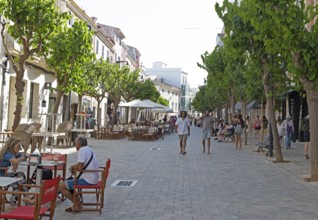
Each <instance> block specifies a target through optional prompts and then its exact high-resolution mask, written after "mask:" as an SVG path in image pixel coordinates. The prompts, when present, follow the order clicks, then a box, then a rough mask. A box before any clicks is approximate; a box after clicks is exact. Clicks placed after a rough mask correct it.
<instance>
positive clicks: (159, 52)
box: [74, 0, 223, 88]
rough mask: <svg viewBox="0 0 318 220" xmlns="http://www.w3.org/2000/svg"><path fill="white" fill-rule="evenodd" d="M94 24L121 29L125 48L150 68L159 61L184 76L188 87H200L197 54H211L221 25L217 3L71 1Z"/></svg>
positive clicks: (184, 0)
mask: <svg viewBox="0 0 318 220" xmlns="http://www.w3.org/2000/svg"><path fill="white" fill-rule="evenodd" d="M74 1H75V2H76V3H77V5H78V6H80V7H81V8H82V9H83V10H85V11H86V14H87V15H88V16H90V17H97V22H98V23H102V24H105V25H109V26H113V27H117V28H119V29H121V31H122V32H123V34H124V35H125V37H126V38H125V39H124V40H123V41H124V42H125V44H126V45H129V46H132V47H135V48H137V49H138V50H139V52H140V53H141V63H142V65H143V66H144V67H146V68H151V67H152V63H153V62H156V61H161V62H163V63H165V64H167V66H166V67H168V68H181V69H182V71H184V72H186V73H188V82H189V84H190V86H191V88H195V87H198V86H199V85H203V84H204V79H205V78H206V76H207V73H206V71H204V70H203V69H200V68H199V67H198V66H197V63H198V62H199V63H202V60H201V55H202V54H204V53H205V52H206V51H207V52H209V53H211V52H212V51H213V49H214V47H215V46H216V37H217V34H218V33H220V32H221V30H222V27H223V23H222V21H221V20H220V19H219V18H218V16H217V14H216V12H215V10H214V6H215V4H216V2H219V1H217V0H196V1H194V0H160V1H159V0H115V1H114V0H112V1H106V0H74Z"/></svg>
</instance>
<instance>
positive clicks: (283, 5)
mask: <svg viewBox="0 0 318 220" xmlns="http://www.w3.org/2000/svg"><path fill="white" fill-rule="evenodd" d="M266 8H267V9H271V11H270V10H268V14H269V17H270V20H271V22H272V26H275V27H276V26H277V27H279V28H275V39H273V40H272V41H268V42H267V47H268V50H270V51H274V52H279V53H280V54H282V56H283V57H284V58H285V59H286V60H287V62H288V74H289V77H290V78H292V79H294V80H299V81H300V82H301V85H302V86H303V88H304V90H305V92H306V97H307V102H308V110H309V115H310V134H311V135H310V144H311V180H312V181H317V180H318V136H317V135H316V134H318V115H317V109H318V72H317V69H318V63H317V62H316V60H317V59H318V51H317V44H318V24H317V23H316V22H315V21H316V17H317V15H318V10H317V9H318V8H317V5H316V6H314V5H306V1H304V0H300V1H298V4H296V3H295V1H291V0H281V1H278V0H273V1H271V2H270V4H268V5H267V6H266ZM296 84H297V81H296Z"/></svg>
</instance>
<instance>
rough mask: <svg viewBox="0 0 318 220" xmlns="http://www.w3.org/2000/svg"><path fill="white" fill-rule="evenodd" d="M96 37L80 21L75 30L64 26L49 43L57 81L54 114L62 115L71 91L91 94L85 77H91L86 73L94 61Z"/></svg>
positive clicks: (51, 65)
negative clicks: (94, 41) (93, 38)
mask: <svg viewBox="0 0 318 220" xmlns="http://www.w3.org/2000/svg"><path fill="white" fill-rule="evenodd" d="M92 37H93V34H92V32H91V31H89V29H88V27H87V25H86V23H85V22H84V21H80V20H76V21H75V22H74V24H73V26H72V27H67V25H64V26H63V27H62V28H61V29H60V31H59V32H58V33H55V34H54V35H53V36H52V37H51V40H50V41H49V42H48V46H49V48H48V56H47V64H48V66H49V67H50V68H51V69H53V70H54V73H55V76H56V79H57V87H56V91H57V96H56V102H55V103H54V107H53V113H57V112H58V108H59V106H60V103H61V99H62V97H63V95H64V94H68V93H69V92H70V91H75V92H76V91H78V92H79V93H83V92H87V90H88V88H87V86H88V84H87V82H88V81H87V80H86V78H85V77H86V76H88V75H87V74H84V73H85V72H87V67H88V66H89V62H91V61H92V60H93V58H94V54H93V42H92ZM65 39H67V40H65ZM79 105H81V100H80V101H79ZM79 108H81V106H79ZM79 110H80V109H79Z"/></svg>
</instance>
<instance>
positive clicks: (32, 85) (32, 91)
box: [29, 83, 34, 118]
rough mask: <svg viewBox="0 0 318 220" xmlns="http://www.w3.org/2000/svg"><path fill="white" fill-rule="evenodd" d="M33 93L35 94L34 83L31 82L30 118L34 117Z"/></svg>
mask: <svg viewBox="0 0 318 220" xmlns="http://www.w3.org/2000/svg"><path fill="white" fill-rule="evenodd" d="M33 94H34V83H31V88H30V99H29V100H30V102H29V118H32V112H33Z"/></svg>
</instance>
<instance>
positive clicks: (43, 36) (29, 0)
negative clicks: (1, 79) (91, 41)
mask: <svg viewBox="0 0 318 220" xmlns="http://www.w3.org/2000/svg"><path fill="white" fill-rule="evenodd" d="M0 14H2V15H4V17H5V18H6V19H7V20H3V21H1V24H2V30H1V35H2V39H3V44H4V47H5V50H6V52H7V55H8V58H9V60H10V61H11V63H12V66H13V69H14V71H15V72H16V83H15V89H16V96H17V104H16V109H15V112H14V122H13V126H12V130H15V128H16V127H17V126H18V125H19V124H20V120H21V112H22V108H23V104H24V100H23V92H24V86H25V83H24V82H23V77H24V72H25V63H26V61H29V60H31V59H32V58H33V57H34V56H42V55H43V53H44V52H45V51H46V50H45V49H46V47H47V43H48V40H49V39H50V38H51V36H52V35H53V34H54V33H55V32H56V30H58V29H59V27H60V25H61V24H62V23H64V22H65V19H66V18H67V14H66V13H60V12H59V11H58V9H57V8H56V6H55V1H52V0H36V1H34V0H24V1H20V0H0ZM5 31H7V33H8V34H10V35H11V37H13V39H14V40H16V41H17V42H18V43H19V44H20V45H21V46H22V47H21V51H20V52H19V54H18V55H13V54H10V53H9V48H8V46H7V45H6V42H8V41H7V40H6V36H5V34H4V33H5Z"/></svg>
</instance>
